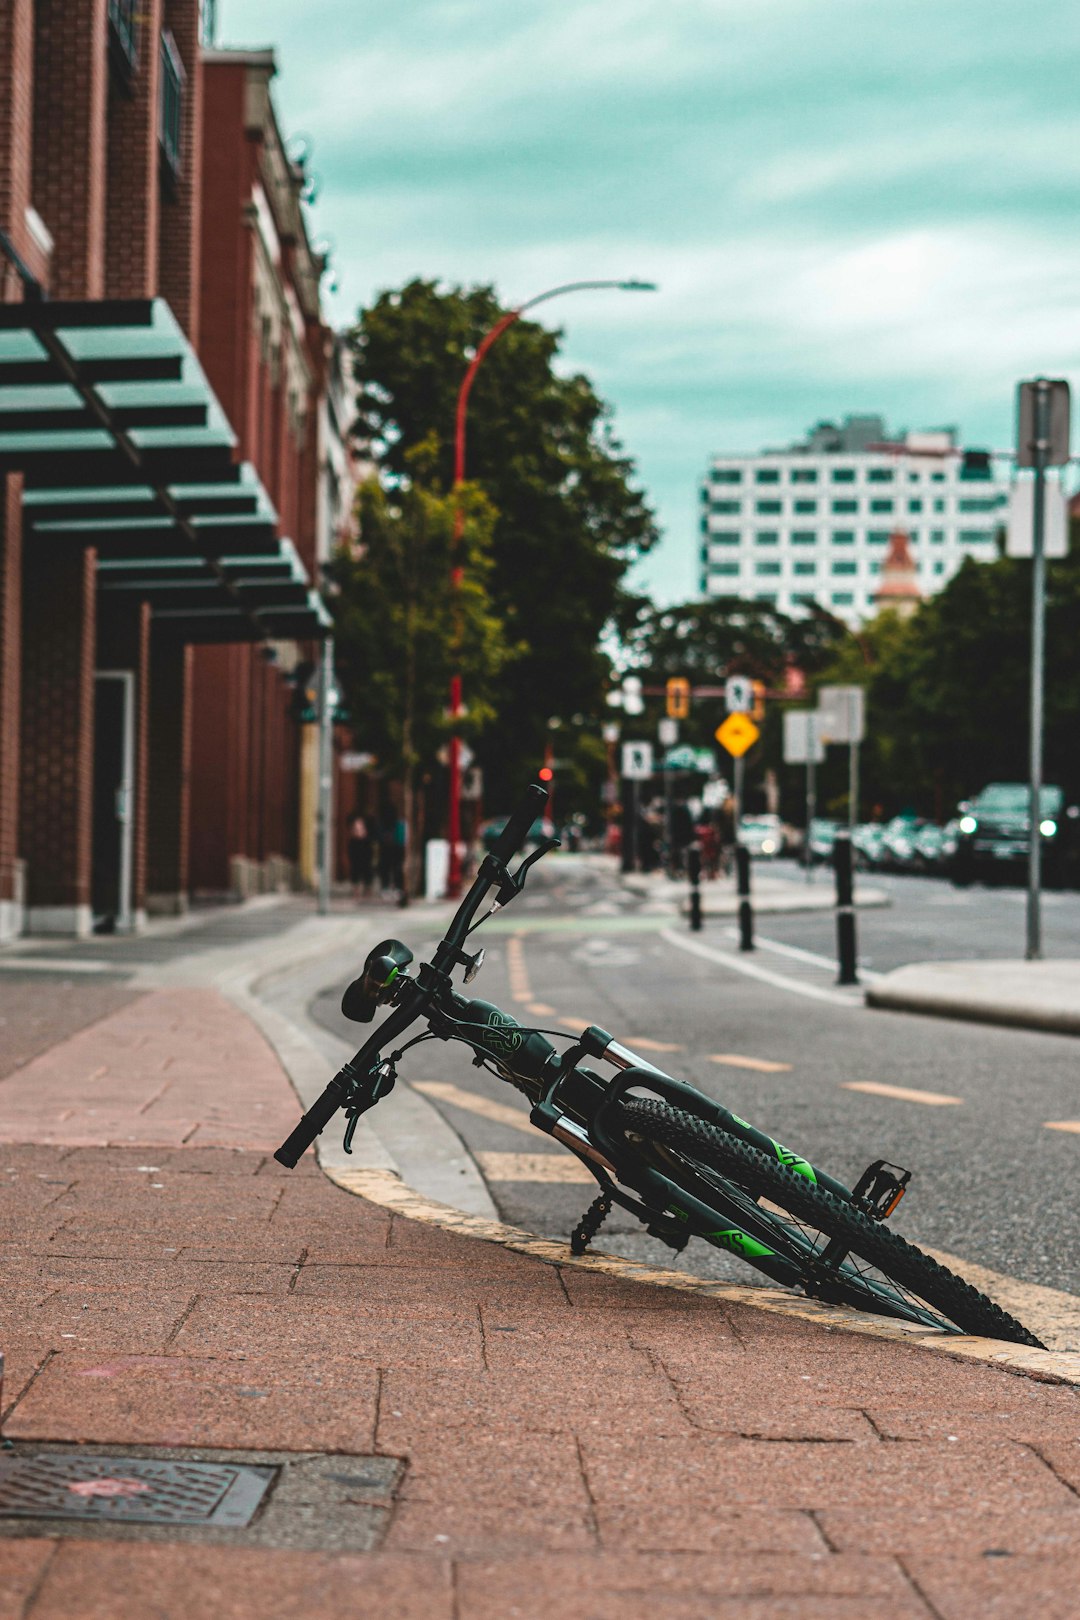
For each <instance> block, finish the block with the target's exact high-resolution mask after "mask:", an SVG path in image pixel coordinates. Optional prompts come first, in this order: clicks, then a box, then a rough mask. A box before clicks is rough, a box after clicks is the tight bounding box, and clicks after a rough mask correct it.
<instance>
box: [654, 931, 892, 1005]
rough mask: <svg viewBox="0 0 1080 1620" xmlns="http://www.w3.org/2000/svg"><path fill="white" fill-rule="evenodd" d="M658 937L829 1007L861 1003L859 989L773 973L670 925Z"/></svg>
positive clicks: (721, 964)
mask: <svg viewBox="0 0 1080 1620" xmlns="http://www.w3.org/2000/svg"><path fill="white" fill-rule="evenodd" d="M660 937H661V939H663V940H666V941H667V943H668V944H669V945H677V946H678V948H679V950H681V951H689V952H690V954H691V956H703V957H704V958H705V960H706V961H707V962H716V963H718V964H719V965H720V966H721V967H726V968H730V969H731V970H732V972H733V973H742V974H744V975H745V977H746V978H748V979H759V980H760V981H761V983H762V984H771V985H773V986H774V987H775V988H776V989H778V990H791V991H794V993H795V994H796V995H798V996H809V997H810V999H811V1000H812V1001H825V1002H828V1004H829V1006H830V1007H846V1008H848V1009H849V1010H852V1009H855V1008H858V1009H859V1010H860V1011H861V1009H862V1007H863V998H862V995H861V993H860V992H856V993H855V994H854V995H844V993H843V992H842V991H840V990H826V989H824V988H823V987H822V986H821V985H817V984H806V983H804V982H802V981H801V980H799V979H789V978H788V977H787V975H786V974H783V973H774V972H772V970H771V969H770V968H763V967H758V965H757V964H756V963H755V962H746V961H743V959H742V958H741V957H738V956H734V955H732V954H731V953H730V952H729V951H718V950H715V949H714V948H713V947H712V946H711V945H702V944H700V943H699V942H698V941H697V940H696V939H686V938H684V937H683V935H682V934H677V933H676V932H675V930H674V929H673V928H662V929H661V930H660Z"/></svg>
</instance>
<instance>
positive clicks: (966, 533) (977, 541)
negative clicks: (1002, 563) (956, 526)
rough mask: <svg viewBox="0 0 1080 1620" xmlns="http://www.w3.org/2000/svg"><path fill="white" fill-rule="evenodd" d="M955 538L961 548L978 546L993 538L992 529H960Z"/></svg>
mask: <svg viewBox="0 0 1080 1620" xmlns="http://www.w3.org/2000/svg"><path fill="white" fill-rule="evenodd" d="M957 538H958V539H959V541H960V544H961V545H962V546H980V545H983V544H984V543H985V542H986V541H987V540H992V539H993V538H994V531H993V529H961V530H960V533H959V535H958V536H957Z"/></svg>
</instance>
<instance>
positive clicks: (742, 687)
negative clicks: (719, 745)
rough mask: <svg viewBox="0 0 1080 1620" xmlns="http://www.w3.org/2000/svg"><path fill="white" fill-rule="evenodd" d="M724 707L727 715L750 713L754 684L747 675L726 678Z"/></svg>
mask: <svg viewBox="0 0 1080 1620" xmlns="http://www.w3.org/2000/svg"><path fill="white" fill-rule="evenodd" d="M724 705H725V707H726V709H727V711H728V713H729V714H749V713H750V710H751V709H752V708H753V707H754V683H753V681H752V680H751V678H750V676H749V675H729V676H728V678H727V680H726V681H725V682H724ZM725 746H726V745H725Z"/></svg>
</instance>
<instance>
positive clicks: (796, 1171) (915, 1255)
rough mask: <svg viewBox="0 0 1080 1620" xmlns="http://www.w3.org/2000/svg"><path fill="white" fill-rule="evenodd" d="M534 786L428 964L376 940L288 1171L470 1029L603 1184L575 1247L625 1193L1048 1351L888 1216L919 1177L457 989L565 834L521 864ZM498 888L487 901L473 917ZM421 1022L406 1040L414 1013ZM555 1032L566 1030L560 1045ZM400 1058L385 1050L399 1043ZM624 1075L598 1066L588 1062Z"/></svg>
mask: <svg viewBox="0 0 1080 1620" xmlns="http://www.w3.org/2000/svg"><path fill="white" fill-rule="evenodd" d="M546 798H547V794H546V790H545V789H544V788H543V787H541V786H540V785H539V784H534V785H532V786H531V787H530V788H529V789H528V790H527V792H526V795H525V798H524V799H523V801H522V803H521V805H520V806H519V807H518V809H517V810H516V811H515V813H514V814H513V816H511V818H510V820H509V821H508V822H507V825H506V827H505V828H504V829H503V830H502V832H501V833H500V835H499V837H498V838H497V839H496V840H495V842H494V843H493V845H492V847H491V850H490V851H489V853H488V854H487V855H486V856H485V858H484V860H483V862H482V863H481V865H480V868H479V871H478V873H477V876H476V880H475V881H474V883H473V885H472V887H471V888H470V889H469V891H468V893H467V894H466V896H465V898H464V899H463V900H462V902H461V905H460V906H459V908H458V910H457V912H456V914H455V916H454V918H453V920H452V921H451V923H450V925H449V927H448V929H447V931H446V933H445V935H444V936H443V938H442V940H441V941H440V942H439V944H438V946H437V947H436V949H435V951H434V953H433V956H432V960H431V961H430V962H424V963H421V964H419V966H418V968H417V970H416V971H415V972H410V971H409V970H410V968H411V967H412V964H413V954H412V952H411V951H410V950H409V948H408V947H407V946H406V945H403V944H402V943H401V941H400V940H393V939H391V940H384V941H383V942H382V943H381V944H379V945H376V946H375V947H374V949H373V950H372V951H371V952H369V954H368V957H367V960H366V961H365V963H364V968H363V971H362V973H361V974H360V977H359V978H357V979H355V980H354V981H353V982H352V983H351V984H350V985H349V987H348V989H347V990H346V991H345V994H344V996H343V998H342V1004H341V1005H342V1011H343V1012H344V1014H345V1015H346V1017H348V1018H350V1019H352V1020H354V1021H355V1022H357V1023H361V1024H369V1023H371V1022H373V1020H374V1018H375V1015H376V1013H377V1012H378V1011H379V1010H380V1009H381V1008H386V1009H388V1012H387V1016H386V1018H385V1019H384V1020H383V1022H382V1023H381V1024H380V1026H379V1028H378V1029H377V1030H376V1031H375V1032H374V1033H373V1034H372V1035H371V1036H370V1038H369V1039H368V1040H367V1041H365V1043H364V1044H363V1046H362V1047H361V1048H360V1050H359V1051H358V1052H357V1053H356V1055H355V1057H353V1058H351V1059H350V1060H349V1061H348V1062H347V1063H346V1064H344V1066H343V1067H342V1068H341V1069H340V1070H339V1072H338V1073H337V1074H336V1075H335V1076H334V1078H333V1079H332V1080H331V1081H330V1083H329V1085H328V1086H327V1087H326V1089H325V1090H324V1091H323V1092H322V1094H321V1096H320V1097H319V1098H318V1099H317V1100H316V1101H315V1103H314V1104H313V1105H312V1107H311V1108H310V1109H309V1110H308V1112H307V1113H306V1114H305V1115H304V1116H303V1118H302V1119H301V1120H300V1123H299V1124H298V1125H297V1127H296V1129H295V1130H294V1131H293V1132H292V1134H291V1135H290V1136H289V1138H288V1140H287V1141H286V1142H284V1143H283V1144H282V1146H281V1147H280V1148H279V1149H278V1150H277V1152H276V1153H275V1155H274V1157H275V1158H276V1159H277V1160H278V1161H279V1163H281V1164H283V1165H286V1166H288V1167H289V1168H292V1167H293V1166H295V1165H296V1163H297V1161H298V1160H299V1158H300V1156H301V1154H302V1153H303V1152H304V1151H305V1149H306V1148H308V1147H309V1146H310V1145H311V1143H312V1142H313V1141H314V1140H315V1138H316V1136H318V1135H319V1134H320V1133H321V1132H322V1130H323V1129H324V1128H325V1127H326V1125H327V1124H328V1123H329V1122H330V1120H331V1119H332V1118H333V1117H334V1115H335V1114H336V1113H337V1112H338V1111H339V1110H344V1112H345V1116H346V1130H345V1144H344V1145H345V1150H346V1152H348V1151H351V1147H352V1140H353V1135H354V1133H355V1130H356V1126H357V1122H358V1120H359V1119H360V1117H361V1115H362V1114H364V1113H365V1112H366V1111H367V1110H368V1109H370V1108H373V1107H374V1106H375V1105H376V1104H377V1103H378V1102H379V1101H380V1100H381V1099H382V1098H383V1097H385V1096H386V1095H387V1094H388V1093H389V1092H390V1090H391V1089H392V1088H393V1085H394V1082H395V1080H396V1078H397V1074H398V1065H399V1064H400V1063H401V1061H402V1059H403V1057H404V1056H405V1053H406V1052H407V1051H408V1050H409V1049H410V1048H411V1047H413V1046H416V1045H418V1044H419V1043H420V1042H422V1041H429V1040H444V1041H461V1042H463V1043H464V1044H465V1045H466V1046H468V1047H470V1048H471V1050H472V1052H473V1063H474V1064H476V1065H477V1066H483V1067H485V1068H488V1069H490V1070H492V1072H494V1073H495V1074H496V1075H498V1076H499V1078H500V1079H502V1080H504V1081H508V1082H509V1083H510V1084H511V1085H513V1086H515V1087H516V1088H517V1089H518V1090H519V1091H521V1092H522V1093H523V1094H524V1095H525V1097H526V1098H527V1099H528V1101H529V1104H530V1120H531V1122H532V1124H533V1125H535V1126H536V1127H537V1128H538V1129H539V1130H542V1131H545V1132H546V1133H547V1134H548V1135H549V1136H551V1137H553V1138H554V1139H555V1140H556V1141H558V1142H560V1143H562V1144H563V1145H564V1146H565V1147H567V1148H569V1149H570V1151H571V1152H572V1153H575V1154H576V1155H577V1157H578V1158H579V1159H580V1160H581V1162H582V1163H583V1164H584V1165H586V1166H587V1168H588V1169H589V1171H590V1172H591V1173H592V1175H593V1176H594V1177H595V1178H596V1181H597V1183H598V1186H599V1192H598V1196H597V1198H596V1199H595V1201H594V1202H593V1203H592V1205H591V1206H590V1207H589V1209H588V1210H587V1211H586V1213H585V1215H584V1216H583V1217H582V1219H581V1221H580V1223H579V1224H578V1226H577V1227H576V1228H575V1230H574V1232H573V1233H572V1235H571V1239H570V1247H571V1250H572V1252H573V1253H575V1254H582V1253H584V1252H585V1250H586V1249H587V1247H588V1245H589V1243H590V1242H591V1241H592V1240H593V1238H595V1237H596V1235H597V1233H598V1232H599V1230H600V1228H601V1226H602V1224H603V1222H604V1220H605V1219H606V1217H607V1216H608V1214H609V1213H610V1212H611V1210H612V1208H613V1207H614V1206H615V1205H616V1204H618V1205H619V1206H620V1207H621V1208H623V1209H626V1210H629V1211H630V1212H631V1213H632V1214H633V1215H635V1216H637V1217H638V1218H639V1219H640V1220H641V1221H642V1222H643V1224H644V1226H645V1229H646V1231H647V1232H648V1233H649V1234H650V1235H651V1236H653V1237H656V1238H659V1239H660V1240H661V1241H662V1242H664V1243H666V1244H667V1245H668V1246H669V1247H670V1248H671V1249H673V1250H675V1251H676V1252H678V1251H681V1250H682V1249H684V1248H685V1247H686V1245H687V1243H688V1242H689V1240H690V1238H691V1237H698V1238H702V1239H704V1240H705V1241H706V1242H707V1243H711V1244H713V1245H714V1246H715V1247H717V1248H720V1249H723V1250H726V1251H727V1252H729V1253H731V1254H733V1255H736V1256H738V1257H740V1258H741V1259H742V1260H744V1261H746V1262H747V1263H748V1264H749V1265H751V1266H752V1267H754V1268H755V1269H756V1270H758V1271H760V1272H762V1273H763V1274H764V1275H765V1276H766V1277H768V1278H769V1279H770V1281H772V1282H774V1283H779V1284H781V1285H783V1286H786V1287H789V1288H796V1289H801V1290H802V1291H803V1293H805V1294H807V1295H809V1296H811V1297H812V1298H814V1299H818V1300H823V1301H825V1302H828V1303H833V1304H840V1305H848V1306H853V1307H855V1308H856V1309H859V1310H862V1311H867V1312H872V1313H874V1314H875V1315H881V1316H891V1317H896V1318H900V1319H901V1320H905V1321H908V1322H913V1323H917V1324H919V1325H921V1326H923V1327H926V1328H931V1329H938V1330H941V1331H943V1332H945V1333H967V1334H980V1335H984V1336H987V1337H990V1338H996V1339H1004V1340H1009V1341H1012V1342H1013V1343H1017V1344H1026V1345H1033V1346H1035V1347H1036V1348H1040V1349H1041V1348H1043V1346H1042V1345H1041V1343H1040V1341H1039V1340H1038V1339H1037V1338H1036V1337H1035V1336H1034V1334H1032V1333H1030V1332H1029V1331H1028V1330H1027V1329H1026V1328H1025V1327H1024V1326H1023V1325H1022V1324H1021V1323H1020V1322H1018V1321H1016V1319H1015V1318H1014V1317H1012V1316H1010V1315H1008V1314H1007V1313H1006V1312H1005V1311H1004V1310H1002V1309H1001V1308H1000V1306H998V1305H996V1304H994V1303H993V1301H992V1300H990V1299H988V1298H987V1297H986V1295H985V1294H982V1293H980V1292H979V1291H978V1290H977V1289H976V1288H974V1287H972V1286H971V1284H969V1283H967V1282H965V1281H964V1280H963V1279H962V1278H961V1277H958V1276H956V1275H955V1274H954V1273H953V1272H951V1271H949V1270H947V1269H946V1268H945V1267H944V1266H942V1265H940V1264H939V1263H938V1262H937V1261H935V1260H933V1259H932V1258H931V1257H930V1256H929V1255H926V1254H923V1253H922V1251H921V1250H919V1249H917V1248H915V1247H914V1245H912V1244H910V1243H908V1242H907V1241H906V1239H904V1238H902V1237H901V1236H900V1235H899V1234H898V1233H896V1232H894V1231H893V1230H892V1229H890V1228H889V1227H888V1226H887V1225H886V1224H885V1223H886V1221H887V1220H888V1217H889V1216H890V1215H892V1213H893V1212H894V1210H895V1209H896V1207H897V1205H898V1204H899V1203H900V1200H901V1199H902V1198H903V1196H904V1194H905V1192H906V1190H907V1186H908V1183H909V1182H910V1179H911V1173H910V1171H908V1170H904V1169H902V1168H901V1167H900V1166H898V1165H892V1164H888V1163H886V1162H885V1161H884V1160H880V1159H879V1160H875V1162H874V1163H873V1164H871V1165H870V1166H869V1167H868V1168H867V1169H866V1171H864V1173H863V1174H862V1176H860V1178H859V1180H858V1181H857V1182H856V1184H855V1186H854V1187H853V1188H848V1187H846V1186H845V1185H844V1184H843V1183H842V1182H840V1181H838V1180H836V1179H835V1177H833V1176H830V1175H828V1174H826V1172H825V1171H823V1170H820V1169H818V1168H817V1166H815V1165H812V1164H811V1163H810V1162H809V1161H808V1160H807V1159H805V1158H803V1157H802V1156H801V1154H798V1153H795V1152H792V1151H791V1149H789V1148H787V1147H784V1146H783V1144H782V1143H780V1142H777V1141H775V1140H774V1139H773V1138H772V1137H771V1136H768V1135H766V1134H765V1133H764V1132H762V1131H759V1130H757V1129H756V1128H755V1127H754V1126H753V1125H751V1124H750V1123H749V1122H748V1121H747V1120H745V1119H742V1118H740V1117H739V1116H738V1115H737V1114H734V1113H732V1112H731V1111H730V1110H728V1109H726V1108H724V1107H723V1106H722V1105H721V1104H720V1103H718V1102H715V1101H713V1100H712V1099H711V1098H709V1097H706V1096H705V1095H704V1094H703V1093H702V1092H700V1091H698V1090H696V1089H695V1088H694V1087H693V1086H691V1085H688V1084H686V1083H685V1082H684V1081H680V1080H676V1079H674V1078H673V1077H672V1076H671V1075H667V1074H664V1073H663V1071H662V1070H660V1069H658V1068H656V1067H655V1066H654V1065H653V1064H651V1063H649V1062H647V1061H646V1060H645V1059H643V1058H641V1057H639V1056H638V1055H637V1054H636V1053H634V1052H632V1051H631V1050H630V1049H629V1048H628V1047H626V1046H623V1045H622V1044H621V1043H620V1042H618V1041H617V1040H616V1039H615V1038H614V1036H613V1035H611V1034H610V1033H609V1032H608V1031H607V1030H604V1029H601V1028H600V1027H599V1026H597V1025H590V1026H589V1027H588V1028H587V1029H585V1030H583V1031H582V1032H581V1034H580V1035H579V1036H578V1037H576V1038H574V1037H571V1036H568V1035H565V1034H562V1033H561V1032H559V1031H555V1030H542V1029H537V1028H530V1027H526V1026H523V1025H521V1024H520V1023H519V1022H518V1020H517V1019H515V1018H514V1017H512V1016H511V1015H510V1014H509V1013H505V1012H503V1011H502V1010H501V1009H500V1008H499V1007H496V1006H495V1005H494V1004H493V1003H491V1002H487V1001H479V1000H475V999H471V998H469V997H466V996H464V995H461V994H459V992H458V991H457V990H455V988H454V985H453V980H452V974H453V972H454V970H455V969H456V968H458V967H462V968H464V970H465V973H464V983H465V984H471V983H472V981H473V980H474V979H475V978H476V975H477V973H478V972H479V971H480V968H481V966H482V964H483V959H484V952H483V950H482V949H481V950H477V951H475V952H470V951H469V950H466V948H465V947H466V944H467V943H468V942H469V936H470V935H471V934H472V933H473V931H474V930H475V929H476V928H478V927H479V926H480V925H481V924H482V923H483V922H484V921H485V920H486V918H488V917H490V916H492V915H493V914H494V913H495V912H496V911H498V910H500V909H501V908H502V907H504V906H506V905H508V904H510V903H511V902H512V901H513V900H515V899H516V898H517V896H518V895H519V894H520V893H521V891H522V889H523V888H524V887H525V882H526V879H527V877H528V873H529V871H530V869H531V868H532V867H533V866H534V865H535V863H536V862H537V861H538V860H540V859H541V858H542V857H543V856H544V855H546V854H547V853H548V852H549V851H550V850H551V849H554V848H555V847H557V844H558V840H557V839H554V838H543V839H541V840H540V841H539V843H538V845H537V847H536V849H535V850H533V851H532V852H531V853H530V854H528V855H527V856H525V858H524V859H523V860H522V861H521V862H520V864H519V865H518V866H517V869H516V871H514V872H513V873H511V871H510V870H509V862H511V861H512V860H513V859H514V857H515V856H516V855H518V854H520V852H521V849H522V846H523V845H524V844H525V843H526V841H527V839H528V836H529V831H530V829H531V828H532V826H533V823H534V822H535V820H536V819H537V817H538V815H540V814H541V812H542V809H543V806H544V804H545V802H546ZM492 890H494V900H493V901H492V902H491V904H490V905H489V907H488V909H487V910H486V911H485V912H484V913H483V915H482V916H480V917H478V916H477V913H478V912H480V910H481V907H482V905H483V904H484V901H485V900H486V899H487V897H488V896H489V895H490V894H491V892H492ZM420 1020H423V1021H424V1023H425V1025H426V1027H425V1029H424V1030H423V1031H422V1032H421V1033H420V1034H418V1035H415V1036H413V1037H412V1038H411V1039H409V1040H406V1041H405V1042H404V1043H403V1044H401V1045H400V1046H399V1045H397V1044H396V1043H397V1042H398V1040H399V1037H401V1036H402V1035H404V1033H405V1032H406V1030H408V1029H409V1028H410V1027H411V1026H412V1025H414V1024H415V1023H417V1022H418V1021H420ZM549 1035H553V1036H555V1037H556V1038H557V1039H561V1040H564V1041H567V1042H569V1045H568V1047H567V1049H566V1050H564V1051H562V1052H560V1051H558V1050H557V1048H556V1047H555V1046H554V1045H553V1044H552V1042H551V1041H550V1040H549V1039H548V1036H549ZM391 1042H393V1043H395V1044H394V1046H393V1048H392V1049H391V1050H390V1051H389V1053H388V1054H387V1055H386V1056H384V1055H383V1053H384V1052H385V1051H386V1048H387V1047H388V1046H389V1045H390V1043H391ZM596 1064H606V1065H608V1066H609V1068H610V1069H613V1070H614V1071H615V1072H614V1074H611V1075H605V1074H604V1073H602V1072H600V1071H599V1070H598V1069H597V1068H596V1067H594V1065H596Z"/></svg>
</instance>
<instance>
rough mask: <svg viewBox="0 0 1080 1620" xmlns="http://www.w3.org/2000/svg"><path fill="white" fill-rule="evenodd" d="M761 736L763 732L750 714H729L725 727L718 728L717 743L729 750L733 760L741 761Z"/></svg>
mask: <svg viewBox="0 0 1080 1620" xmlns="http://www.w3.org/2000/svg"><path fill="white" fill-rule="evenodd" d="M760 736H761V732H760V731H759V730H758V728H757V726H755V724H754V722H753V721H752V720H751V718H750V716H749V715H748V714H729V715H728V717H727V719H726V720H725V721H724V723H723V725H722V726H717V728H716V740H717V742H718V743H719V744H720V745H721V747H723V748H726V749H727V751H728V753H729V754H730V755H731V757H732V759H741V758H742V756H743V754H745V753H746V750H747V749H748V748H753V746H754V744H755V743H756V742H757V740H758V738H759V737H760Z"/></svg>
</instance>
